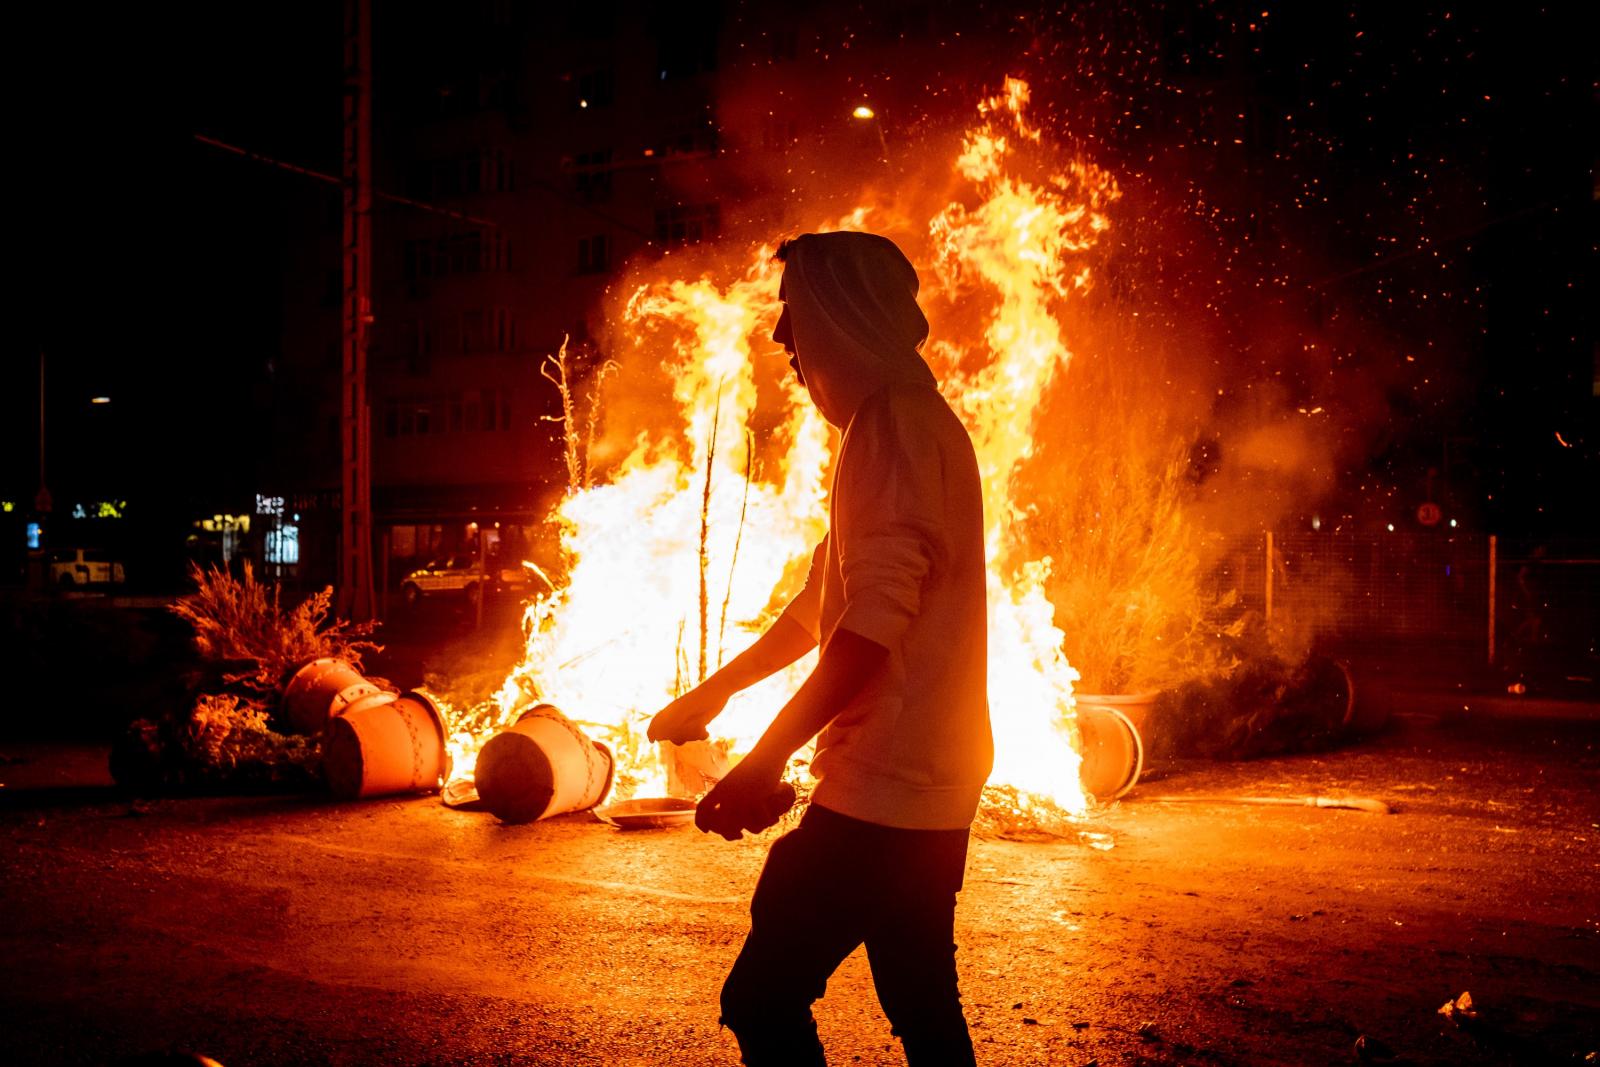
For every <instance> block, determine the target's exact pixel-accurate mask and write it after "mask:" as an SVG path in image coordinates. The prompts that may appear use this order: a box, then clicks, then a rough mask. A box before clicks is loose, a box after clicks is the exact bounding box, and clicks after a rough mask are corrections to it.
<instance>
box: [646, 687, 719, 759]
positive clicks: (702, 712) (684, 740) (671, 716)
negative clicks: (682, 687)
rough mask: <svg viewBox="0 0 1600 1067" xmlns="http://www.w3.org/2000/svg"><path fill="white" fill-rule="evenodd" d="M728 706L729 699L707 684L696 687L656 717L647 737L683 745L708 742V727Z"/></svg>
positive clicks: (651, 721)
mask: <svg viewBox="0 0 1600 1067" xmlns="http://www.w3.org/2000/svg"><path fill="white" fill-rule="evenodd" d="M727 704H728V698H727V697H725V696H721V695H719V694H717V693H715V692H712V691H711V690H709V689H707V688H706V687H705V686H703V685H698V686H695V687H694V688H693V689H691V690H689V691H688V692H687V693H685V694H683V696H681V697H679V698H678V699H677V700H674V701H673V702H672V703H670V704H668V705H667V706H666V707H664V708H662V709H661V710H660V711H658V712H656V714H655V718H653V719H651V720H650V726H649V728H648V729H647V730H646V731H645V736H647V737H649V738H650V740H652V741H671V742H673V743H674V744H679V745H686V744H688V743H689V742H690V741H704V740H705V739H706V738H708V737H710V736H711V735H710V734H709V733H708V732H707V731H706V726H707V725H709V724H710V722H711V720H712V719H715V718H716V717H717V716H718V715H721V714H722V709H723V708H724V707H726V706H727Z"/></svg>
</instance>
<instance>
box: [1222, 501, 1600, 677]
mask: <svg viewBox="0 0 1600 1067" xmlns="http://www.w3.org/2000/svg"><path fill="white" fill-rule="evenodd" d="M1215 578H1216V581H1217V583H1218V586H1219V588H1221V589H1229V588H1231V589H1235V590H1237V591H1238V593H1239V596H1240V599H1241V601H1242V602H1243V603H1244V605H1245V606H1247V607H1249V608H1253V609H1255V610H1257V611H1260V612H1261V613H1262V614H1264V615H1265V616H1267V618H1268V619H1270V620H1273V621H1274V622H1275V624H1277V625H1284V624H1286V623H1287V624H1289V625H1295V626H1300V627H1304V628H1307V629H1310V630H1315V631H1316V632H1318V633H1319V634H1324V635H1328V636H1332V637H1337V638H1344V639H1350V640H1358V641H1359V640H1384V639H1426V640H1430V641H1436V642H1439V643H1441V644H1450V645H1455V646H1459V647H1462V648H1473V649H1476V650H1477V651H1478V654H1481V656H1482V657H1483V659H1484V660H1485V661H1490V662H1499V661H1502V660H1505V659H1508V658H1515V657H1518V656H1527V655H1529V654H1537V655H1541V656H1547V657H1556V658H1565V659H1568V660H1574V659H1588V660H1592V659H1593V658H1594V657H1595V655H1596V646H1597V634H1600V542H1593V541H1565V542H1560V541H1545V542H1537V541H1531V540H1512V539H1505V538H1498V537H1495V536H1492V535H1483V534H1469V533H1439V534H1434V533H1411V532H1400V531H1397V532H1393V533H1382V534H1377V535H1373V534H1368V533H1349V532H1337V533H1304V532H1297V533H1292V534H1267V535H1265V536H1263V537H1260V538H1257V539H1255V540H1253V541H1250V542H1246V543H1243V544H1240V545H1238V546H1237V547H1236V548H1235V550H1234V551H1233V552H1231V553H1230V554H1229V555H1228V556H1227V557H1225V558H1224V559H1223V561H1222V562H1221V564H1220V565H1219V567H1218V568H1217V571H1216V572H1215Z"/></svg>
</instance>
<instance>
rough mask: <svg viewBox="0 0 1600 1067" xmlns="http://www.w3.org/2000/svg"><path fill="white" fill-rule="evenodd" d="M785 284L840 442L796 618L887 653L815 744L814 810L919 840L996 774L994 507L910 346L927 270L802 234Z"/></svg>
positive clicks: (893, 254)
mask: <svg viewBox="0 0 1600 1067" xmlns="http://www.w3.org/2000/svg"><path fill="white" fill-rule="evenodd" d="M783 284H784V290H785V298H786V300H787V302H788V305H789V316H790V324H791V326H792V328H793V332H794V347H795V352H796V356H797V361H798V363H799V366H800V372H801V375H802V376H803V377H804V378H805V383H806V387H807V389H808V390H809V391H810V393H811V397H812V399H813V400H814V401H815V402H816V404H817V407H818V408H819V409H820V410H821V411H822V414H823V416H824V417H825V418H826V419H827V420H828V421H829V422H831V423H833V424H834V425H835V426H838V427H840V428H841V429H842V430H843V431H844V438H843V441H842V443H841V446H840V452H839V462H838V465H837V468H836V469H835V473H834V483H833V492H832V494H831V499H830V503H829V527H828V537H827V539H826V540H825V541H823V543H822V544H820V545H818V546H817V550H816V552H815V554H814V555H813V557H812V565H811V572H810V575H809V576H808V578H807V580H806V586H805V589H804V590H803V591H802V592H801V593H800V595H799V596H797V597H796V598H795V600H794V601H793V602H792V603H791V604H790V605H789V607H788V609H787V612H788V614H789V615H790V617H792V618H793V619H795V620H796V621H797V622H799V623H800V624H801V625H803V626H805V627H806V628H807V629H808V630H809V631H810V632H811V633H812V635H813V636H815V637H816V638H817V641H818V643H819V644H820V645H823V646H824V647H825V646H826V644H827V642H828V640H829V638H830V637H831V636H832V635H833V633H834V631H835V630H837V629H839V628H843V629H846V630H849V631H851V632H852V633H856V634H859V635H860V636H862V637H865V638H867V639H868V640H871V641H874V642H876V643H877V644H880V645H882V646H883V647H884V648H885V649H887V650H888V653H889V655H888V659H887V660H886V662H885V664H884V667H883V669H882V670H881V671H880V672H879V673H878V674H877V675H875V676H874V677H873V678H872V679H870V680H869V681H868V682H867V683H866V684H865V685H864V686H863V687H862V689H861V691H860V692H859V693H858V694H857V695H856V697H855V698H854V699H853V700H851V702H850V703H849V704H848V705H846V706H845V707H844V708H842V709H840V711H839V714H838V716H837V717H836V718H835V719H834V720H833V721H832V723H830V724H829V725H828V727H827V728H826V729H825V730H823V731H822V735H821V736H820V737H819V738H818V741H817V754H816V758H815V760H814V761H813V763H812V773H813V774H814V775H815V776H816V777H817V779H818V785H817V788H816V791H815V793H814V794H813V799H814V800H815V801H816V802H817V803H819V804H821V805H822V806H823V807H826V808H830V809H832V810H834V811H837V812H839V813H841V814H843V815H849V816H851V817H853V818H857V819H862V820H865V821H867V822H874V823H879V824H881V825H885V826H896V827H903V828H907V829H917V830H949V829H960V828H963V827H965V826H967V825H968V824H970V823H971V821H972V817H973V814H974V813H975V812H976V811H977V806H978V797H979V793H980V792H981V791H982V788H983V783H984V781H985V780H986V779H987V778H988V776H989V771H990V769H991V766H992V764H993V758H994V749H993V742H992V739H991V736H990V731H989V713H988V704H987V701H986V697H985V692H986V680H987V674H986V671H987V647H988V642H987V635H986V628H985V627H986V623H985V619H986V612H985V603H984V596H985V581H984V554H983V503H982V495H981V492H980V486H979V481H978V467H977V461H976V459H975V458H974V456H973V452H972V442H971V440H970V439H969V438H968V436H967V432H966V430H965V428H964V427H962V425H961V423H960V421H959V420H958V419H957V418H956V416H955V414H954V413H953V412H951V410H950V408H949V406H948V405H947V404H946V403H945V402H944V398H943V397H941V396H940V395H939V391H938V389H937V387H936V384H935V381H934V377H933V374H932V372H931V371H929V370H928V366H927V364H926V363H924V362H923V361H922V357H921V356H920V355H919V354H918V352H917V349H918V348H919V347H920V345H921V344H922V342H923V340H924V339H925V338H926V337H927V333H928V325H927V320H926V319H924V318H923V315H922V312H921V310H920V309H918V307H917V303H916V294H917V287H918V283H917V274H916V271H915V269H914V268H912V266H911V264H910V263H909V262H908V261H907V260H906V258H905V256H904V255H903V254H901V252H900V250H899V249H898V248H896V247H895V246H894V244H893V243H892V242H891V241H889V240H887V239H886V238H883V237H878V236H876V235H873V234H865V233H826V234H805V235H803V236H801V237H799V238H797V239H796V240H795V242H794V244H793V245H792V246H791V248H790V249H789V253H788V259H787V261H786V264H785V269H784V277H783Z"/></svg>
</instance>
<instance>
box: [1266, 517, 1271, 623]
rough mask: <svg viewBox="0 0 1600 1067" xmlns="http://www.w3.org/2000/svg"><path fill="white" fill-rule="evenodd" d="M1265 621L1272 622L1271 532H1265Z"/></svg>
mask: <svg viewBox="0 0 1600 1067" xmlns="http://www.w3.org/2000/svg"><path fill="white" fill-rule="evenodd" d="M1267 621H1268V622H1271V621H1272V531H1271V530H1268V531H1267Z"/></svg>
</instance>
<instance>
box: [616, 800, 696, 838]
mask: <svg viewBox="0 0 1600 1067" xmlns="http://www.w3.org/2000/svg"><path fill="white" fill-rule="evenodd" d="M695 807H696V805H695V802H694V801H692V800H685V799H683V798H682V797H646V798H644V799H637V800H623V801H619V802H617V803H615V804H612V805H611V806H609V807H605V808H601V809H600V810H598V811H596V812H595V814H596V815H598V816H599V817H600V818H601V819H604V820H605V821H606V822H608V823H611V824H612V825H613V826H615V827H617V828H618V829H621V830H661V829H667V828H669V827H673V826H687V825H689V823H691V822H693V821H694V810H695Z"/></svg>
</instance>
